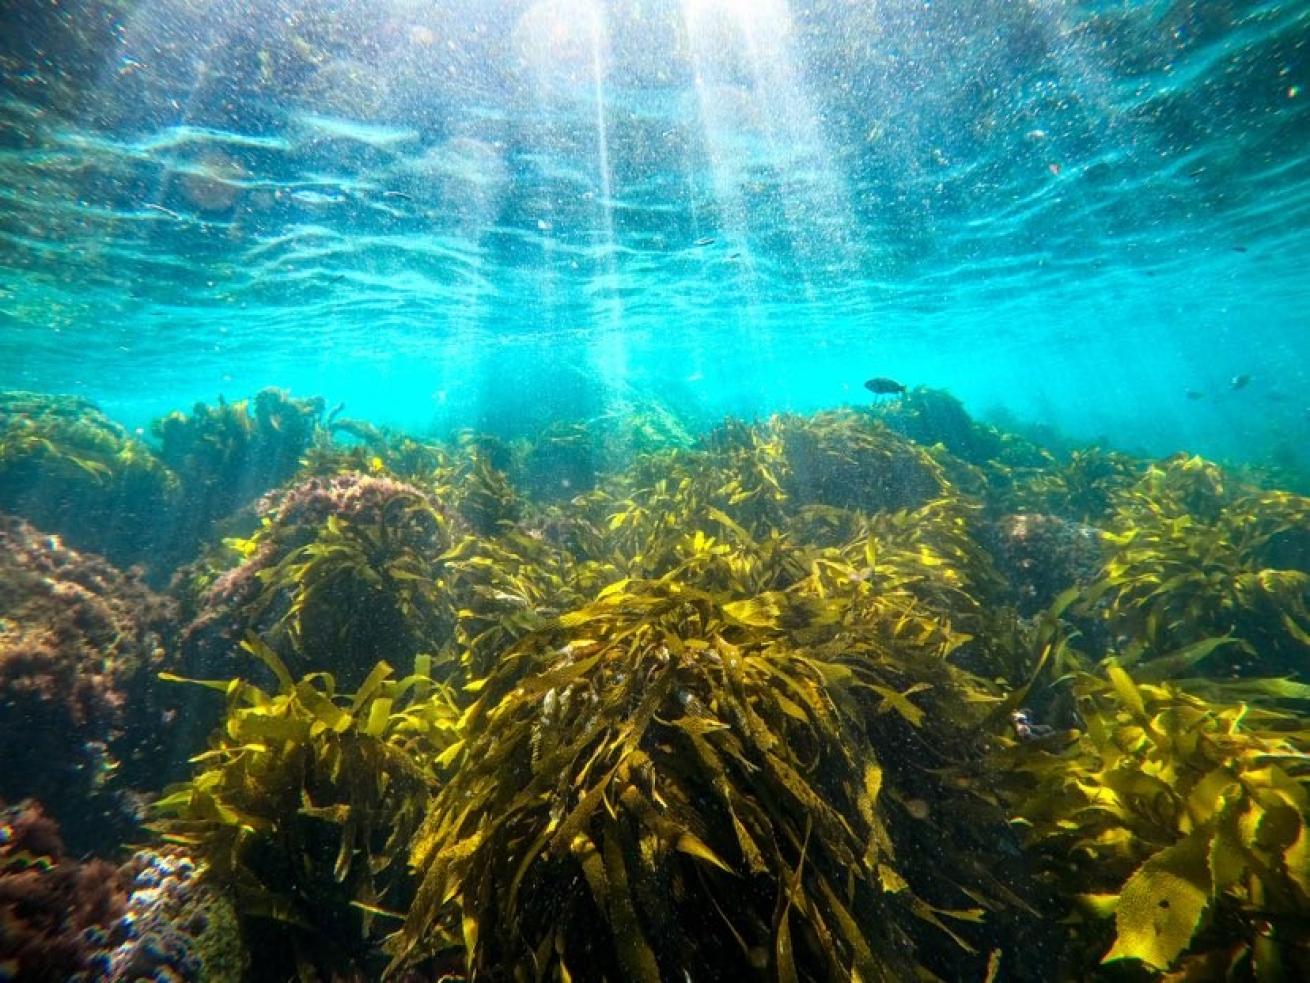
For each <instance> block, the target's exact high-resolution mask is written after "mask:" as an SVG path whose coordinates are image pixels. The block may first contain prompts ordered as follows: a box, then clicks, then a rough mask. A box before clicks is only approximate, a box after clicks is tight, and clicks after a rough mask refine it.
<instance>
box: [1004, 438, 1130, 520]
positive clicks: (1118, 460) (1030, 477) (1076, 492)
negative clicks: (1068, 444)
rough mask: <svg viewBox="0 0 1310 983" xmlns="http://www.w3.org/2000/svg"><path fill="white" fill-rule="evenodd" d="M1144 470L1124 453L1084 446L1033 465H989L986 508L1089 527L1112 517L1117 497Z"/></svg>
mask: <svg viewBox="0 0 1310 983" xmlns="http://www.w3.org/2000/svg"><path fill="white" fill-rule="evenodd" d="M1143 467H1144V465H1143V464H1142V463H1141V462H1139V461H1138V460H1136V459H1134V458H1132V457H1129V456H1128V455H1126V454H1120V453H1118V452H1116V451H1109V450H1105V449H1103V448H1100V447H1087V448H1083V449H1081V450H1075V451H1072V452H1070V454H1069V457H1068V459H1067V460H1065V461H1063V462H1057V461H1056V460H1055V459H1054V458H1050V459H1049V460H1047V461H1044V462H1042V463H1041V464H1039V465H1037V466H1031V465H1028V466H1020V467H1012V466H1010V465H1007V464H1005V463H1002V462H991V463H990V464H989V465H988V466H987V469H986V473H987V483H988V486H989V491H988V493H987V501H988V504H989V505H990V506H991V507H992V509H993V510H994V511H998V512H1011V513H1012V512H1036V513H1040V514H1043V515H1053V516H1058V517H1059V518H1062V519H1065V520H1068V521H1070V522H1079V523H1087V524H1090V525H1093V526H1097V525H1101V524H1102V523H1105V522H1107V521H1108V520H1109V519H1110V518H1111V517H1112V516H1113V514H1114V509H1115V502H1116V498H1117V496H1118V495H1120V494H1121V493H1123V492H1124V491H1126V490H1127V489H1129V488H1131V487H1132V485H1133V484H1134V483H1135V482H1136V481H1137V480H1138V479H1139V478H1140V476H1141V475H1142V473H1143Z"/></svg>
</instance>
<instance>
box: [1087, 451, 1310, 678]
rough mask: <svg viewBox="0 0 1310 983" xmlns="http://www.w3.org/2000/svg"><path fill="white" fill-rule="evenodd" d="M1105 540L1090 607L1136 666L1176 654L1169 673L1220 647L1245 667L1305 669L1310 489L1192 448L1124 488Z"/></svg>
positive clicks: (1309, 623) (1164, 671)
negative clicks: (1256, 475) (1250, 477)
mask: <svg viewBox="0 0 1310 983" xmlns="http://www.w3.org/2000/svg"><path fill="white" fill-rule="evenodd" d="M1105 541H1106V543H1107V545H1108V547H1109V552H1108V555H1107V557H1106V559H1105V563H1104V567H1103V569H1102V573H1101V575H1100V577H1099V578H1098V580H1097V582H1096V583H1095V584H1093V585H1092V586H1091V587H1089V588H1088V590H1087V591H1086V592H1085V593H1084V595H1083V596H1082V597H1081V598H1080V601H1079V605H1080V607H1081V610H1082V612H1083V613H1084V614H1094V615H1095V616H1097V617H1099V618H1101V619H1103V620H1104V622H1105V623H1106V625H1107V626H1108V628H1109V630H1110V631H1111V632H1112V633H1113V636H1114V639H1115V646H1116V648H1117V650H1118V654H1119V655H1120V657H1121V660H1122V661H1123V663H1124V664H1125V665H1132V664H1133V663H1135V662H1137V661H1138V660H1143V661H1152V660H1156V661H1159V660H1162V659H1166V658H1167V660H1168V661H1161V662H1160V663H1159V664H1158V665H1155V666H1153V667H1152V668H1151V670H1150V671H1151V672H1152V673H1154V674H1156V675H1155V677H1154V678H1163V677H1165V676H1167V675H1178V674H1179V673H1181V672H1183V671H1186V670H1189V669H1191V668H1193V667H1194V666H1196V665H1197V664H1199V663H1200V662H1201V660H1202V659H1203V658H1210V664H1212V665H1213V663H1215V662H1216V661H1217V658H1216V657H1211V656H1212V653H1216V652H1217V653H1219V654H1220V655H1222V657H1223V660H1224V662H1223V663H1222V664H1221V665H1222V668H1223V669H1227V670H1228V671H1235V672H1239V673H1241V674H1243V675H1273V674H1281V673H1288V672H1293V673H1300V674H1304V673H1305V665H1304V658H1305V653H1306V651H1307V647H1310V498H1303V497H1301V496H1298V495H1293V494H1291V493H1289V492H1279V491H1260V490H1258V489H1254V488H1251V487H1250V486H1243V485H1240V484H1237V483H1236V482H1233V481H1231V480H1230V479H1229V478H1228V476H1227V475H1226V474H1225V473H1224V472H1223V471H1222V469H1220V468H1219V467H1217V466H1216V465H1214V464H1211V463H1209V462H1207V461H1203V460H1202V459H1201V458H1196V457H1192V458H1188V457H1181V456H1180V457H1176V458H1171V459H1169V460H1167V461H1164V462H1162V463H1160V464H1155V465H1152V466H1151V467H1150V468H1149V469H1148V470H1147V472H1146V474H1145V475H1144V476H1143V478H1142V479H1141V480H1140V481H1139V482H1138V483H1137V484H1136V485H1134V486H1133V487H1132V488H1131V489H1129V490H1128V491H1126V492H1123V493H1121V494H1120V495H1119V496H1117V498H1116V511H1115V516H1114V519H1113V521H1112V522H1111V525H1110V529H1109V530H1108V531H1107V533H1106V536H1105ZM1219 642H1222V643H1223V644H1218V643H1219ZM1215 671H1221V670H1220V668H1219V667H1215Z"/></svg>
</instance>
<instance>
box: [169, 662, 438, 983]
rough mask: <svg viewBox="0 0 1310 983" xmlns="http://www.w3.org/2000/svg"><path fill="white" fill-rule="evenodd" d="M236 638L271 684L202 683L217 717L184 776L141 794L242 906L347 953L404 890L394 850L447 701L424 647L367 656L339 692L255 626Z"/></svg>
mask: <svg viewBox="0 0 1310 983" xmlns="http://www.w3.org/2000/svg"><path fill="white" fill-rule="evenodd" d="M246 646H247V649H248V651H250V652H251V654H253V655H254V656H256V657H257V658H258V659H260V660H261V661H263V662H264V663H265V664H266V665H267V666H268V667H269V668H270V670H271V671H272V672H273V674H274V675H275V677H276V678H277V679H278V680H279V685H278V689H277V691H276V692H273V693H269V692H266V691H264V690H262V689H260V688H259V687H257V686H254V685H251V684H250V683H246V682H242V681H240V680H233V681H231V682H230V683H227V684H223V685H220V684H209V685H211V686H215V687H216V688H222V689H224V690H225V692H226V694H227V712H226V716H225V719H224V721H223V723H222V725H221V727H220V728H219V730H218V731H217V732H216V733H215V734H214V737H213V739H212V741H211V746H210V749H209V750H207V751H205V752H204V753H202V754H200V755H197V756H196V757H195V758H194V759H193V760H194V763H195V765H196V773H195V776H194V777H193V778H192V779H191V780H190V781H189V782H186V783H185V784H182V785H178V786H175V787H173V788H170V789H168V790H167V791H166V793H165V794H164V796H163V798H161V799H160V800H159V801H158V802H157V803H156V804H155V810H156V812H157V813H158V814H159V815H160V816H161V817H162V818H160V819H159V820H158V821H157V822H156V823H155V824H154V828H155V829H157V830H158V831H159V832H161V833H162V834H163V835H164V837H165V839H167V840H170V841H173V842H178V843H184V844H187V845H188V846H189V847H190V848H191V849H192V850H193V851H195V852H196V853H197V854H198V855H199V856H200V857H203V858H204V859H205V861H206V862H207V863H208V864H209V866H210V870H211V872H212V876H214V877H217V878H219V879H220V880H222V881H223V882H224V883H225V884H226V885H228V886H229V887H230V888H231V889H232V891H233V892H234V898H235V899H236V901H237V902H238V909H239V910H240V912H241V915H242V917H243V918H245V919H255V920H272V921H275V922H278V923H282V924H283V925H284V926H285V930H286V932H287V938H288V939H290V940H291V941H292V943H293V944H294V945H295V946H297V947H298V950H300V956H301V957H303V959H304V960H306V961H308V962H307V964H313V963H315V962H318V961H320V960H321V961H323V965H335V964H339V962H338V961H339V960H340V959H343V958H344V959H345V960H346V961H347V962H349V961H350V960H352V959H354V958H356V957H360V956H362V954H363V953H365V952H366V940H367V939H368V937H369V935H370V934H372V933H373V932H374V931H375V927H374V922H375V917H376V914H377V912H378V911H386V910H387V909H388V907H392V906H395V905H397V904H403V902H404V897H405V892H404V888H405V881H406V873H405V864H404V859H405V855H406V851H407V850H408V846H409V841H410V839H411V837H412V836H413V834H414V832H415V830H416V829H417V828H418V825H419V823H420V821H421V819H422V816H423V813H424V811H425V809H426V807H427V803H428V798H429V796H430V795H431V793H432V791H433V790H434V789H435V788H436V787H437V784H438V774H439V771H440V764H439V759H440V756H441V754H442V753H443V752H445V751H446V750H447V749H449V748H451V747H452V746H454V745H456V744H457V742H458V733H459V732H458V719H459V712H458V710H457V709H456V707H455V703H454V700H453V699H452V697H451V694H450V692H449V690H448V689H447V688H446V687H444V686H442V685H440V684H438V683H435V682H433V680H432V679H431V678H429V675H428V671H429V664H430V660H428V659H427V658H426V657H424V658H421V659H420V660H419V665H418V666H417V667H416V671H415V672H414V673H413V674H411V675H409V676H407V677H405V678H403V679H400V680H397V679H395V678H394V676H393V674H392V670H391V667H390V666H388V665H387V664H386V663H380V664H378V665H377V666H375V667H374V669H373V670H372V672H370V673H369V674H368V675H367V677H366V678H365V679H364V681H363V683H362V684H361V686H360V688H359V689H358V691H357V692H356V693H354V694H353V695H343V694H339V693H337V692H336V688H335V684H334V681H333V679H332V677H331V676H330V675H328V674H326V673H311V674H309V675H307V676H305V677H303V678H301V679H299V680H295V679H293V677H292V676H291V674H290V673H289V672H288V670H287V668H286V666H285V665H284V664H283V663H282V661H281V659H280V658H279V656H278V655H277V654H276V653H274V652H273V650H272V649H270V648H269V647H268V646H267V645H266V644H265V643H263V642H262V641H261V640H259V639H258V638H256V637H254V636H251V638H249V639H248V640H247V642H246ZM174 678H175V677H174ZM181 681H182V682H187V680H181ZM329 926H334V927H335V928H334V929H333V931H332V933H331V934H328V933H327V932H326V931H325V930H326V929H327V928H328V927H329ZM385 927H388V928H389V927H392V926H385Z"/></svg>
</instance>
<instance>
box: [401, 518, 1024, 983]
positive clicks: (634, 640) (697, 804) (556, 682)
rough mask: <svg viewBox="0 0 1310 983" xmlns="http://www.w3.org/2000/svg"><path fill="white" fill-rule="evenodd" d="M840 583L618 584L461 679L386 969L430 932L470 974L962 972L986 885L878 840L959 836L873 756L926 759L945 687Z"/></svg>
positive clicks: (914, 782) (404, 959) (935, 663)
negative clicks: (458, 719)
mask: <svg viewBox="0 0 1310 983" xmlns="http://www.w3.org/2000/svg"><path fill="white" fill-rule="evenodd" d="M697 548H708V549H712V547H711V546H709V544H708V541H707V540H705V541H702V543H701V546H700V547H697ZM844 584H845V588H846V592H845V593H844V594H843V595H841V596H839V597H835V596H833V595H832V594H831V593H829V594H828V595H827V596H826V597H820V596H819V595H818V591H817V589H812V588H814V586H815V585H814V584H813V583H812V582H811V580H810V579H809V578H806V579H803V580H801V581H799V582H798V583H797V585H795V587H794V588H793V589H792V590H790V591H769V592H764V593H761V594H758V595H755V596H753V597H750V598H737V599H733V598H732V597H731V596H730V595H729V596H724V595H719V594H715V593H713V592H711V591H707V590H704V589H701V588H699V587H695V586H692V585H689V584H685V583H682V582H681V581H680V580H678V579H675V578H673V577H667V578H661V579H657V580H620V581H616V582H615V583H613V584H611V585H609V586H608V587H607V588H605V589H604V590H602V591H600V592H599V593H598V595H597V596H596V597H595V598H594V599H593V600H592V601H591V602H590V603H588V604H586V605H583V606H581V607H579V608H577V609H575V610H573V611H569V612H566V613H564V614H562V615H560V616H559V617H558V618H556V619H555V620H554V622H553V624H552V625H551V626H550V627H548V628H544V629H542V630H541V631H538V632H534V633H532V634H529V635H527V636H525V637H524V638H522V639H521V640H520V641H519V642H517V643H516V644H515V645H514V646H513V647H511V648H510V649H509V650H508V651H507V652H506V653H505V655H504V656H503V658H502V659H500V660H499V662H498V663H497V664H496V665H495V666H494V667H493V668H492V669H491V671H490V673H489V674H488V675H487V676H486V677H485V678H482V679H479V680H476V681H475V682H474V683H473V684H472V686H471V687H470V688H471V689H472V691H473V692H474V693H475V694H476V697H477V698H476V702H474V703H473V704H472V706H471V707H470V708H469V710H468V711H467V713H466V715H465V718H464V726H465V728H466V734H465V744H464V746H463V747H462V748H461V750H460V752H459V758H458V762H457V763H456V764H455V768H454V772H453V774H452V775H451V777H450V779H449V781H448V782H447V784H445V785H444V786H443V787H442V789H441V790H440V791H439V792H438V793H437V795H436V797H435V798H434V799H433V801H432V805H431V809H430V811H429V813H428V816H427V819H426V820H425V822H424V824H423V827H422V829H421V830H420V832H419V834H418V836H417V838H416V839H415V841H414V849H413V853H412V862H413V865H414V867H415V869H416V872H417V874H418V875H419V877H420V878H421V885H420V887H419V890H418V894H417V896H416V899H415V901H414V903H413V905H412V906H411V909H410V913H409V917H408V918H407V920H406V923H405V925H404V927H403V929H402V930H401V931H400V932H399V933H398V935H397V937H396V938H395V940H394V948H395V954H396V960H395V963H394V964H393V967H394V968H399V967H403V966H407V965H409V964H410V963H411V962H412V961H414V960H416V959H420V958H422V957H424V956H425V955H427V954H429V953H430V951H431V946H432V944H433V939H434V938H435V939H436V940H437V942H438V944H440V939H441V936H440V933H439V932H438V933H437V935H436V936H434V935H433V929H434V926H435V927H437V928H439V927H440V926H441V925H443V924H447V923H448V922H451V921H458V923H460V924H462V926H463V935H464V939H465V944H466V946H467V947H468V952H467V960H468V970H469V972H470V973H471V974H473V975H478V976H482V975H501V974H504V975H513V974H519V973H521V974H526V975H527V976H529V977H533V978H535V977H538V976H545V977H555V976H557V977H560V978H565V979H567V978H578V977H579V975H580V974H582V975H585V976H587V977H588V978H600V977H602V976H604V977H608V978H611V979H644V980H657V979H670V978H675V979H676V978H682V977H683V975H684V974H685V973H687V972H690V973H692V974H693V975H695V976H700V975H702V974H706V975H709V976H714V975H716V974H717V975H719V976H721V977H722V978H733V977H734V976H737V977H739V976H740V975H741V974H743V973H754V972H759V971H761V970H765V971H768V972H769V973H771V974H775V975H776V976H777V977H778V978H780V979H806V978H816V977H817V978H825V977H826V978H856V977H858V978H861V979H864V980H902V979H908V978H913V977H914V976H915V975H916V974H917V973H918V972H920V967H921V964H922V965H924V966H926V965H931V966H932V967H934V970H933V971H934V972H939V973H947V974H948V975H949V974H950V973H951V972H965V971H966V970H965V969H963V967H966V966H972V965H973V962H974V960H981V959H985V955H982V954H981V953H979V952H976V951H975V947H974V946H972V945H971V944H970V942H969V941H968V939H967V936H968V935H969V934H971V933H969V932H967V931H964V928H968V926H969V925H970V923H971V922H975V921H977V920H978V919H979V918H980V917H981V916H982V913H983V907H982V906H992V905H995V906H996V907H1000V903H999V902H994V901H993V900H991V898H989V897H988V896H987V891H986V889H985V887H984V885H986V884H987V878H986V876H985V874H984V873H983V872H980V871H977V870H974V869H972V868H971V865H970V864H969V863H968V861H967V860H966V861H963V862H961V863H960V864H958V865H951V868H950V869H949V870H948V871H946V872H942V871H941V870H940V867H941V864H940V863H939V862H938V861H937V860H934V861H933V862H932V863H931V864H927V863H924V862H923V861H922V859H919V858H916V857H915V856H913V855H911V856H910V857H909V858H908V859H906V858H903V855H902V854H900V853H899V851H898V850H897V847H896V828H897V827H898V826H901V827H905V828H906V829H907V833H906V836H907V839H908V840H916V838H917V837H919V836H922V837H925V838H927V839H929V840H932V839H933V838H934V834H933V831H934V830H935V829H937V827H936V826H935V825H934V822H935V821H939V822H941V823H943V824H945V825H950V824H951V823H953V822H956V821H958V820H957V819H955V818H953V813H952V810H951V809H950V808H948V807H946V806H943V807H942V809H941V813H942V815H941V817H940V819H939V820H932V819H929V813H930V810H931V808H932V807H930V806H929V804H928V800H932V801H933V802H935V803H940V802H942V801H944V800H949V799H950V798H951V797H952V796H953V795H955V794H957V793H955V792H953V791H952V790H951V789H949V788H946V787H945V786H944V785H943V782H942V780H941V779H940V778H938V777H937V776H935V775H933V774H930V773H928V772H927V771H924V770H919V769H916V768H914V767H913V766H910V765H908V763H907V762H905V761H890V760H888V759H887V757H886V756H887V755H889V754H890V755H897V756H903V755H904V754H905V749H906V748H910V747H916V746H917V747H919V748H920V749H921V750H923V752H924V753H925V754H926V755H928V756H932V755H934V754H936V753H940V750H941V749H940V748H936V749H935V750H929V749H930V748H934V742H935V741H937V740H938V739H939V738H940V736H941V734H942V732H943V727H944V726H946V725H944V724H943V721H942V720H941V719H940V716H941V715H940V714H937V713H935V712H934V711H940V709H941V708H942V707H943V706H945V705H947V704H948V703H949V704H950V705H952V706H953V707H955V706H956V705H957V703H956V701H957V700H958V696H957V695H956V692H955V688H954V685H953V683H952V678H953V677H952V671H951V670H950V667H949V665H948V664H947V663H946V662H945V661H944V660H943V659H942V658H941V656H940V653H939V652H937V651H936V650H935V649H933V648H932V647H931V646H924V647H923V648H922V649H920V650H916V649H914V648H913V646H912V645H911V643H909V642H901V643H899V644H898V645H895V646H894V645H893V644H892V643H891V642H889V641H888V640H887V639H885V638H881V637H879V636H878V635H877V633H876V632H875V631H874V628H873V626H872V625H866V626H863V628H862V627H861V626H860V625H858V624H855V625H853V624H852V623H851V621H850V619H851V618H852V617H854V618H856V619H857V620H858V618H859V612H858V603H857V602H858V597H859V592H860V591H861V590H866V591H867V585H866V584H863V583H862V582H859V581H852V580H850V579H849V578H847V579H844ZM866 636H867V637H866ZM798 637H804V638H807V639H809V642H808V644H807V645H806V647H804V648H800V647H798V646H797V644H796V642H795V641H794V639H796V638H798ZM957 733H958V732H957ZM883 745H886V748H887V750H886V752H885V753H884V751H883V750H882V748H883ZM964 798H967V796H962V797H961V801H963V800H964ZM966 814H967V815H970V816H971V817H973V816H976V815H977V814H979V813H969V812H968V810H967V809H961V810H960V812H959V813H957V814H955V815H966ZM1002 832H1003V829H1002ZM936 842H937V845H938V847H939V848H940V847H941V846H942V842H943V841H942V839H941V834H938V836H937V838H936ZM917 845H918V843H917V840H916V846H917ZM927 867H937V868H939V870H938V871H937V872H936V873H928V874H924V873H922V872H923V870H924V868H927ZM960 926H964V928H961V927H960ZM947 936H954V937H955V938H956V940H957V942H958V945H956V944H955V943H952V942H950V941H949V938H948V937H947ZM944 941H945V947H943V942H944ZM979 965H981V963H980V964H979Z"/></svg>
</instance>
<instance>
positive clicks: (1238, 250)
mask: <svg viewBox="0 0 1310 983" xmlns="http://www.w3.org/2000/svg"><path fill="white" fill-rule="evenodd" d="M1231 248H1232V250H1233V252H1235V253H1244V252H1246V247H1245V246H1233V247H1231Z"/></svg>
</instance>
